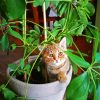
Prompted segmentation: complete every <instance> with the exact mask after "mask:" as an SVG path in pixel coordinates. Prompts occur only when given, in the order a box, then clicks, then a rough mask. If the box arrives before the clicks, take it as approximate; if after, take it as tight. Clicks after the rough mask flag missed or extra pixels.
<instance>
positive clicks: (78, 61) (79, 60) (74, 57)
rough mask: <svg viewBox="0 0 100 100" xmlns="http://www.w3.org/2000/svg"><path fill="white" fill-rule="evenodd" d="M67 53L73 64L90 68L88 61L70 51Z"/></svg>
mask: <svg viewBox="0 0 100 100" xmlns="http://www.w3.org/2000/svg"><path fill="white" fill-rule="evenodd" d="M65 53H66V54H67V55H68V57H69V58H70V59H71V61H72V62H73V63H75V64H76V65H78V66H81V67H83V68H88V67H89V66H90V64H89V63H88V62H87V61H85V60H83V59H82V58H81V57H79V56H77V55H75V54H73V53H71V52H70V51H66V52H65Z"/></svg>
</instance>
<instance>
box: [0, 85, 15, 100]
mask: <svg viewBox="0 0 100 100" xmlns="http://www.w3.org/2000/svg"><path fill="white" fill-rule="evenodd" d="M1 91H2V94H4V98H5V100H14V99H15V97H16V94H15V93H14V92H13V91H11V90H10V89H8V88H6V87H4V85H2V90H1Z"/></svg>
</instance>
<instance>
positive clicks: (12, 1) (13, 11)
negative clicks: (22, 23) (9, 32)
mask: <svg viewBox="0 0 100 100" xmlns="http://www.w3.org/2000/svg"><path fill="white" fill-rule="evenodd" d="M25 6H26V3H25V0H6V7H7V15H8V17H9V18H10V19H16V18H19V17H22V16H23V14H24V11H25Z"/></svg>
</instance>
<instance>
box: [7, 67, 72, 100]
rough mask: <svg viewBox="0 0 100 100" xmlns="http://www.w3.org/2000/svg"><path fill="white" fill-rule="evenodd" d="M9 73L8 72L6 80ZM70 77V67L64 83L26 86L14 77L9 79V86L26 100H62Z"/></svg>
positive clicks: (56, 82)
mask: <svg viewBox="0 0 100 100" xmlns="http://www.w3.org/2000/svg"><path fill="white" fill-rule="evenodd" d="M9 77H11V76H9V71H8V78H9ZM71 77H72V67H71V68H70V70H69V72H68V73H67V80H66V82H64V83H60V82H59V81H55V82H51V83H45V84H29V83H28V84H27V83H25V82H22V81H20V80H17V79H16V78H14V77H11V79H10V82H9V86H10V87H11V88H12V89H13V90H14V91H15V92H16V93H17V94H19V95H20V96H24V97H26V98H27V99H28V100H30V99H31V100H63V97H64V94H65V90H66V88H67V86H68V84H69V83H70V80H71Z"/></svg>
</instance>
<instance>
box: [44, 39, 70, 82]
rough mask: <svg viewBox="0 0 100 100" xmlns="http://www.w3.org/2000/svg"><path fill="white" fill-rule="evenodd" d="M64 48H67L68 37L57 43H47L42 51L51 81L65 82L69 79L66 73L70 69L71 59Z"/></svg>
mask: <svg viewBox="0 0 100 100" xmlns="http://www.w3.org/2000/svg"><path fill="white" fill-rule="evenodd" d="M63 50H66V38H63V39H62V40H61V42H60V43H58V44H56V45H55V44H50V45H47V46H46V47H45V49H44V50H43V52H42V59H43V62H44V63H45V67H46V71H47V76H48V77H47V78H49V81H55V80H59V81H60V82H65V81H66V79H67V76H66V73H67V71H68V70H69V61H68V57H67V55H66V54H65V53H64V52H63Z"/></svg>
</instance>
